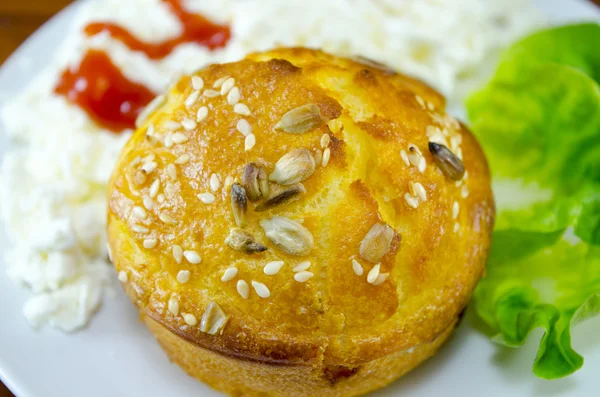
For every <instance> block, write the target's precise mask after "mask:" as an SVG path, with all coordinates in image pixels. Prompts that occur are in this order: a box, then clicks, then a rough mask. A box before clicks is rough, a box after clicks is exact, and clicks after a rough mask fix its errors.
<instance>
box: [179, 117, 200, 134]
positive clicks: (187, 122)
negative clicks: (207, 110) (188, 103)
mask: <svg viewBox="0 0 600 397" xmlns="http://www.w3.org/2000/svg"><path fill="white" fill-rule="evenodd" d="M181 125H182V126H183V128H184V129H185V130H186V131H191V130H193V129H194V128H196V126H197V125H198V124H196V122H195V121H194V120H192V119H188V118H185V119H183V120H182V121H181Z"/></svg>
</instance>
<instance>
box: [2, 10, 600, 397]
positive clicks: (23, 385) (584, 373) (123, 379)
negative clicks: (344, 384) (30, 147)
mask: <svg viewBox="0 0 600 397" xmlns="http://www.w3.org/2000/svg"><path fill="white" fill-rule="evenodd" d="M457 1H459V0H457ZM537 3H538V4H539V6H540V8H541V9H543V10H544V11H545V12H546V13H547V15H548V17H549V18H550V19H551V20H552V21H553V22H556V23H562V22H569V21H574V20H582V19H587V20H590V19H595V20H598V19H599V18H600V12H599V11H598V9H596V8H594V6H593V5H592V4H591V3H586V2H585V1H583V0H538V1H537ZM78 6H79V4H75V5H73V6H71V7H69V8H67V9H66V10H65V11H63V12H62V13H60V14H59V15H57V16H56V17H55V18H53V19H52V20H51V21H50V22H49V23H47V24H46V25H44V26H43V27H42V28H41V29H39V30H38V31H37V32H36V33H35V34H34V35H33V36H32V37H31V38H30V39H29V40H28V41H27V42H26V43H25V44H24V45H22V46H21V48H20V49H19V50H18V51H17V52H16V53H15V54H14V55H13V56H12V57H11V58H10V59H9V60H8V61H7V62H6V63H5V64H4V66H3V67H2V69H0V99H1V98H9V97H10V96H11V95H13V94H14V93H16V92H18V91H19V90H20V89H22V88H23V87H24V86H25V84H26V82H27V81H29V80H30V79H31V78H32V76H34V75H35V74H36V73H38V72H39V71H40V69H41V68H43V67H44V66H45V64H46V62H45V59H47V58H48V56H49V54H50V53H51V51H53V50H54V49H55V48H56V46H57V44H58V43H59V42H60V40H62V37H63V35H64V32H65V27H66V26H67V25H68V24H69V21H70V20H71V18H72V17H73V15H74V14H75V12H76V9H77V7H78ZM32 116H34V115H32ZM0 128H1V126H0ZM0 132H1V130H0ZM6 147H7V144H6V141H5V139H4V138H3V135H2V134H0V160H1V158H2V155H3V151H4V150H6ZM0 205H1V203H0ZM6 242H7V239H6V236H5V235H4V234H2V232H1V231H0V252H1V246H2V245H3V244H6ZM4 267H5V266H4V264H3V263H1V262H0V302H2V303H1V304H0V319H1V320H0V378H1V379H2V380H3V381H4V382H5V383H6V385H7V386H8V387H9V388H10V389H11V390H12V391H13V392H14V393H15V394H16V395H17V396H19V397H54V396H56V397H59V396H60V397H82V396H84V397H107V396H111V397H118V396H124V397H125V396H127V397H131V396H145V397H154V396H172V397H177V396H191V395H194V396H219V395H220V394H219V393H217V392H215V391H213V390H211V389H210V388H209V387H207V386H205V385H204V384H202V383H199V382H197V381H195V380H194V379H192V378H190V377H188V376H187V375H185V374H184V373H183V372H182V371H181V370H180V369H179V368H178V367H177V366H175V365H172V364H171V363H170V362H169V361H168V360H167V358H166V356H165V355H164V354H163V352H162V350H161V349H160V347H159V346H158V345H157V344H156V343H155V341H154V339H153V338H152V336H151V335H150V334H149V333H148V331H146V329H145V327H144V326H143V325H142V324H141V323H139V322H138V321H137V318H138V317H137V313H136V311H135V309H134V308H133V306H132V304H131V303H130V302H129V300H128V299H127V297H126V296H125V295H124V294H123V293H122V292H121V291H119V292H118V293H117V294H116V295H117V296H116V297H113V298H110V297H109V298H108V299H106V300H105V302H104V304H103V306H102V309H101V310H100V312H99V313H98V315H97V316H96V317H95V318H94V319H93V320H92V323H91V324H90V326H89V327H88V328H87V329H86V330H84V331H82V332H79V333H76V334H73V335H65V334H63V333H60V332H58V331H54V330H51V329H44V330H42V331H37V332H36V331H34V330H32V329H31V328H30V327H29V326H28V325H27V323H26V321H25V319H24V318H23V316H22V314H21V307H22V304H23V302H24V301H25V297H26V295H27V292H26V291H24V290H22V289H20V288H19V287H17V286H15V285H14V284H12V283H11V282H10V281H9V280H8V278H7V277H6V274H5V272H4ZM598 329H600V319H598V318H597V319H594V320H591V321H589V322H587V323H585V324H583V325H581V326H580V327H578V328H576V329H574V330H573V332H572V334H573V338H574V340H575V343H574V347H575V349H576V350H577V351H578V352H580V353H582V354H583V355H584V356H585V360H586V363H585V365H584V367H583V369H581V370H580V371H579V372H577V373H576V374H575V375H573V376H570V377H568V378H566V379H561V380H556V381H552V382H549V381H543V380H540V379H537V378H535V377H534V376H533V375H532V373H531V363H532V360H533V357H534V356H535V351H536V348H537V346H536V342H537V341H539V336H540V334H541V332H536V333H535V334H534V335H533V336H532V337H531V338H530V339H529V342H528V343H527V344H526V346H525V347H524V348H521V349H518V350H511V349H507V348H502V347H499V346H496V345H494V344H492V343H491V342H490V340H489V339H488V338H487V337H486V336H484V335H482V334H480V333H478V332H477V331H475V330H474V329H473V328H472V327H471V325H470V317H469V316H468V317H467V319H466V320H465V321H464V322H463V324H462V325H461V327H460V328H459V330H458V331H457V332H456V334H455V335H454V337H453V338H452V339H451V340H450V342H449V343H448V344H446V346H444V348H443V349H442V350H441V351H440V353H439V354H438V355H437V356H436V357H435V358H434V359H432V360H429V361H428V362H426V363H425V364H424V365H422V366H421V367H419V368H417V369H416V370H415V371H413V372H412V373H411V374H409V375H407V376H406V377H404V378H403V379H401V380H399V381H397V382H396V383H394V384H393V385H391V386H390V387H388V388H386V389H384V390H382V391H380V392H377V393H375V394H374V395H377V396H394V395H400V394H402V395H405V396H411V397H420V396H440V395H448V396H465V397H468V396H484V395H485V396H489V397H494V396H502V397H505V396H577V397H589V396H597V395H598V390H599V389H600V378H599V372H598V371H599V369H600V338H599V337H598Z"/></svg>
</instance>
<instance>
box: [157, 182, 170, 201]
mask: <svg viewBox="0 0 600 397" xmlns="http://www.w3.org/2000/svg"><path fill="white" fill-rule="evenodd" d="M169 183H171V182H169ZM168 185H169V184H167V187H168ZM156 200H157V201H158V202H159V203H162V202H164V201H165V195H164V194H162V193H161V194H159V195H158V196H156Z"/></svg>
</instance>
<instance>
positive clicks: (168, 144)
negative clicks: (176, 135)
mask: <svg viewBox="0 0 600 397" xmlns="http://www.w3.org/2000/svg"><path fill="white" fill-rule="evenodd" d="M165 147H167V148H172V147H173V133H172V132H169V133H168V134H167V135H166V136H165Z"/></svg>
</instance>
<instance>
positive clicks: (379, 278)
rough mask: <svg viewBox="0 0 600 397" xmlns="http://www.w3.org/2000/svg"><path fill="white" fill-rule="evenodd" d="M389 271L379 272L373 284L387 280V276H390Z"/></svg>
mask: <svg viewBox="0 0 600 397" xmlns="http://www.w3.org/2000/svg"><path fill="white" fill-rule="evenodd" d="M389 275H390V274H389V273H379V275H378V276H377V278H376V279H375V281H373V283H372V284H373V285H379V284H381V283H383V282H384V281H385V280H387V278H388V277H389Z"/></svg>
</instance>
